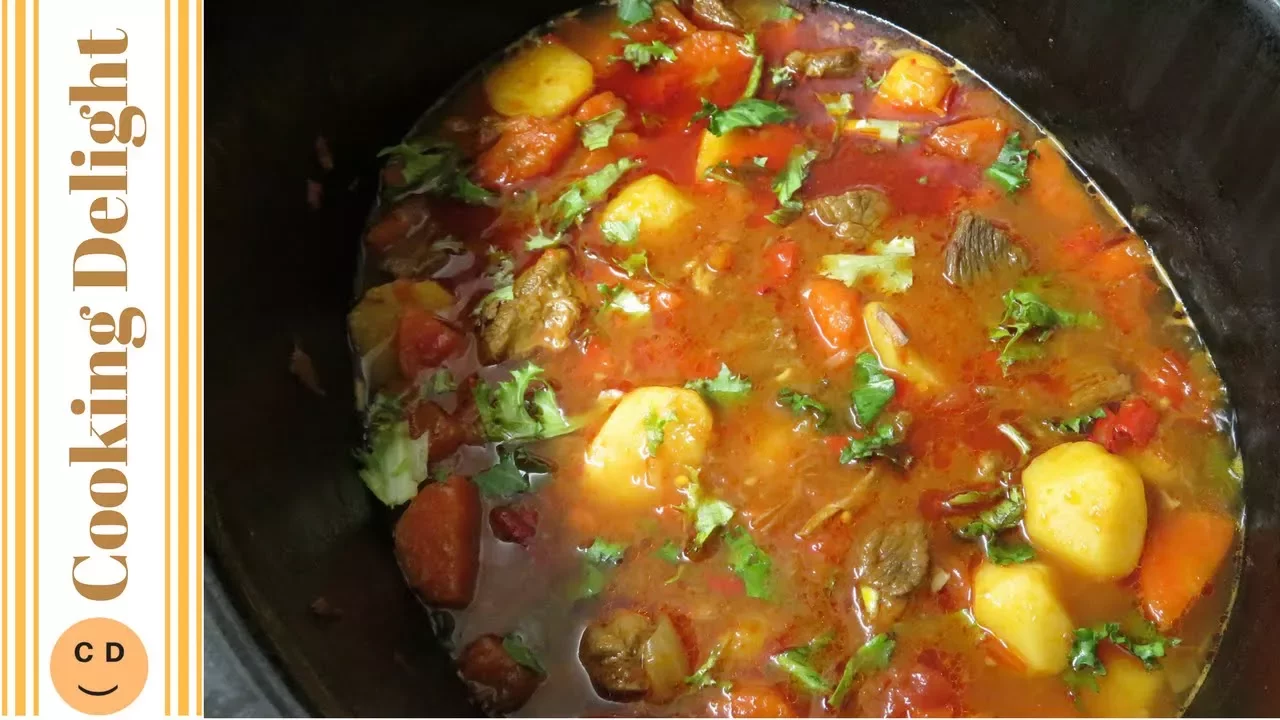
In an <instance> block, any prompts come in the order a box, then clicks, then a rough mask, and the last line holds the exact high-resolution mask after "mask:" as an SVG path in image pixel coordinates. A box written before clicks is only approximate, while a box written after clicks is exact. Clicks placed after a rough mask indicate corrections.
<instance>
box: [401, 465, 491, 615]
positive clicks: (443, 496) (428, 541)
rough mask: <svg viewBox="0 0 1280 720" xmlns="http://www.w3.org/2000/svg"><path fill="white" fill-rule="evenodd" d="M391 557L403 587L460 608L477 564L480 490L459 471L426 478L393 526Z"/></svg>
mask: <svg viewBox="0 0 1280 720" xmlns="http://www.w3.org/2000/svg"><path fill="white" fill-rule="evenodd" d="M395 546H396V557H397V558H399V560H400V569H401V570H402V571H403V572H404V576H405V579H406V580H407V581H408V583H409V587H411V588H413V589H414V590H416V591H418V593H419V594H420V595H421V596H422V599H423V600H425V601H426V602H427V603H429V604H431V605H438V606H440V607H448V608H464V607H466V606H467V605H469V604H470V603H471V598H472V596H473V595H474V594H475V589H476V575H477V573H478V572H479V569H480V492H479V490H477V489H476V486H475V484H474V483H472V482H471V481H470V480H468V479H466V478H463V477H456V476H455V477H451V478H449V479H448V480H446V481H445V482H440V483H428V484H427V485H425V486H423V488H422V490H420V491H418V496H417V497H415V498H414V499H413V502H410V503H409V507H408V508H406V509H405V511H404V514H403V515H401V516H400V520H399V521H398V522H396V530H395Z"/></svg>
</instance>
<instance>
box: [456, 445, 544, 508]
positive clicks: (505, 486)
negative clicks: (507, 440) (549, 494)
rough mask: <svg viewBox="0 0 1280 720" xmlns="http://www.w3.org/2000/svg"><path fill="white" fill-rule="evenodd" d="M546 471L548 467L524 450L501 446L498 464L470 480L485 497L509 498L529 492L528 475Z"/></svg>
mask: <svg viewBox="0 0 1280 720" xmlns="http://www.w3.org/2000/svg"><path fill="white" fill-rule="evenodd" d="M548 470H550V466H548V465H547V464H546V463H545V462H543V461H542V460H541V459H540V458H537V457H534V456H533V455H531V454H529V453H528V452H527V451H526V450H525V449H524V448H520V447H516V448H508V447H506V446H502V447H499V448H498V464H497V465H494V466H493V467H491V468H489V469H488V470H485V471H483V472H481V473H479V474H477V475H476V476H475V477H474V478H472V480H473V481H474V482H475V484H476V487H477V488H479V489H480V493H481V494H483V495H484V496H486V497H498V498H509V497H511V496H513V495H519V494H520V493H523V492H528V491H529V488H530V487H531V484H530V481H529V474H530V473H544V472H547V471H548Z"/></svg>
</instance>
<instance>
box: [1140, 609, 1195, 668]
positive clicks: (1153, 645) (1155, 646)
mask: <svg viewBox="0 0 1280 720" xmlns="http://www.w3.org/2000/svg"><path fill="white" fill-rule="evenodd" d="M1181 644H1182V639H1181V638H1176V637H1165V636H1164V635H1161V634H1160V631H1159V630H1157V629H1156V626H1155V623H1153V622H1151V621H1149V620H1144V621H1143V623H1142V625H1141V626H1140V627H1138V628H1137V629H1136V630H1135V631H1134V632H1133V633H1131V634H1130V637H1129V646H1128V647H1129V652H1132V653H1133V655H1134V657H1136V658H1138V659H1139V660H1141V661H1142V665H1143V666H1144V667H1145V668H1146V669H1148V670H1154V669H1156V668H1158V667H1160V658H1162V657H1164V655H1165V652H1166V651H1167V650H1168V648H1171V647H1177V646H1178V645H1181Z"/></svg>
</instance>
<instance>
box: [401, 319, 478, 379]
mask: <svg viewBox="0 0 1280 720" xmlns="http://www.w3.org/2000/svg"><path fill="white" fill-rule="evenodd" d="M397 342H398V343H399V359H400V372H401V374H403V375H404V376H405V377H406V378H416V377H417V376H418V373H420V372H422V371H423V370H426V369H428V368H433V367H439V366H440V363H442V362H444V361H445V360H446V359H447V358H448V357H449V356H451V355H453V354H454V353H455V352H457V351H458V350H460V349H461V348H462V347H463V345H465V344H466V340H465V339H464V338H463V336H462V333H460V332H458V331H457V330H454V329H453V328H452V327H450V326H449V325H448V324H446V323H445V321H443V320H441V319H440V318H438V317H436V316H435V315H434V314H433V313H430V312H427V311H426V310H422V309H420V308H414V307H406V308H405V309H404V312H403V313H401V315H400V330H399V335H398V339H397Z"/></svg>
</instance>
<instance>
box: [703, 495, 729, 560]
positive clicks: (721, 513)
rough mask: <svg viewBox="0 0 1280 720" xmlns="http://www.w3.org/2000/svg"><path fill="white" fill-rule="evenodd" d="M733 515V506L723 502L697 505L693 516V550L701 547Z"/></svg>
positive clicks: (716, 501) (727, 522)
mask: <svg viewBox="0 0 1280 720" xmlns="http://www.w3.org/2000/svg"><path fill="white" fill-rule="evenodd" d="M733 515H734V509H733V506H732V505H730V504H729V503H727V502H725V501H723V500H709V501H707V502H702V503H699V504H698V507H697V509H696V510H695V511H694V514H693V529H694V532H695V533H696V534H695V535H694V538H693V547H694V549H697V548H700V547H702V546H703V544H704V543H706V542H707V539H708V538H710V537H711V534H712V533H714V532H715V531H716V530H717V529H719V528H722V527H724V526H725V525H728V524H729V521H730V520H732V519H733Z"/></svg>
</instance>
